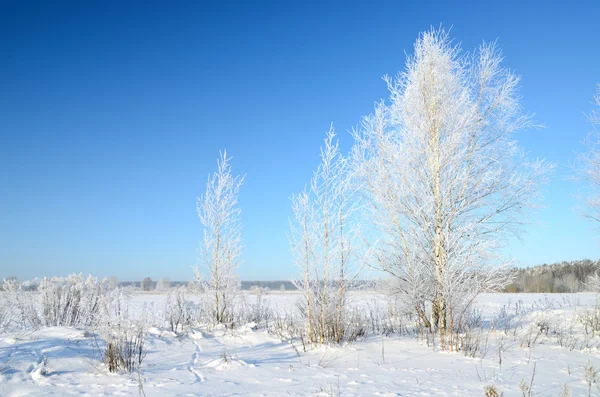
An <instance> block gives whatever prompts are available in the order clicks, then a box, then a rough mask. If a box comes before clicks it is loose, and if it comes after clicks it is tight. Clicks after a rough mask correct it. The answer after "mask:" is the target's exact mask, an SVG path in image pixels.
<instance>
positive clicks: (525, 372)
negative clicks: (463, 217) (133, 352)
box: [0, 292, 600, 397]
mask: <svg viewBox="0 0 600 397" xmlns="http://www.w3.org/2000/svg"><path fill="white" fill-rule="evenodd" d="M353 298H354V299H353V304H355V305H367V304H371V303H374V302H375V301H376V300H377V299H381V298H377V296H376V295H374V294H372V293H367V292H361V293H355V294H354V295H353ZM249 299H252V296H250V297H249ZM297 299H298V295H296V294H294V293H282V294H270V295H267V296H263V300H265V301H268V302H269V305H270V306H271V308H277V309H280V310H285V309H290V308H292V307H293V305H294V304H295V301H296V300H297ZM596 299H597V298H596V296H595V295H594V294H584V293H580V294H564V295H561V294H548V295H544V294H487V295H482V296H481V297H480V299H479V300H478V302H477V304H476V306H477V307H478V308H479V309H481V310H482V314H483V318H484V321H488V320H492V319H493V318H495V316H497V315H498V313H499V312H500V311H501V310H502V308H503V307H504V308H506V309H507V312H508V313H509V317H510V316H511V313H513V314H514V313H515V309H514V308H515V307H517V305H519V306H520V307H521V315H518V316H516V315H515V316H512V321H514V323H515V324H516V325H515V329H516V330H517V331H516V332H514V333H513V331H510V332H509V335H506V333H505V332H504V330H503V329H501V328H498V329H490V330H486V331H485V332H484V338H486V339H487V343H486V346H485V353H483V354H482V355H483V357H481V355H480V356H478V357H476V358H470V357H466V356H465V355H463V354H462V353H461V352H441V351H440V350H439V348H438V347H432V346H427V344H426V343H425V342H424V341H422V340H421V339H420V338H419V336H418V335H404V336H398V335H390V336H387V337H386V336H370V337H368V338H367V339H366V340H361V341H357V342H354V343H352V344H346V345H341V346H321V347H318V348H315V349H312V350H309V351H307V352H303V351H302V347H301V344H300V343H299V342H294V343H290V342H288V341H281V340H279V339H278V338H276V337H274V336H273V335H269V334H268V333H267V332H265V331H263V330H256V329H255V327H253V325H252V324H249V325H247V326H242V327H239V328H238V329H236V330H234V331H228V330H225V329H224V328H216V329H213V330H211V331H210V332H208V331H207V330H205V329H201V328H198V329H193V330H190V331H189V332H186V333H182V334H179V335H178V334H175V333H174V332H171V331H168V330H167V328H166V327H164V326H162V325H161V324H160V320H159V319H161V318H162V317H161V313H160V311H161V310H162V309H163V307H164V300H165V295H164V294H137V295H134V297H133V304H134V306H136V307H140V308H141V307H143V306H144V305H145V306H146V307H148V306H150V307H152V308H154V309H155V312H156V319H155V320H154V325H153V326H152V327H151V328H149V330H148V339H147V346H146V347H147V350H148V353H147V356H146V358H145V360H144V362H143V366H142V370H141V372H140V373H134V374H129V373H118V374H113V373H109V372H108V370H107V368H106V367H105V365H104V364H102V363H101V360H100V350H99V347H98V344H99V343H101V342H100V341H98V338H99V337H98V336H97V335H96V334H94V333H93V332H89V330H84V329H76V328H72V327H51V328H42V329H39V330H36V331H20V332H16V333H15V332H13V333H3V334H0V396H10V397H17V396H46V395H53V396H138V395H145V396H148V397H153V396H160V397H166V396H484V388H485V387H486V386H489V385H494V386H495V387H496V388H497V389H498V391H499V392H502V393H504V396H506V397H509V396H522V395H523V394H522V391H521V390H520V388H519V383H520V382H521V381H523V383H524V384H527V385H529V384H531V383H532V384H533V387H532V394H531V395H533V396H558V395H559V394H560V392H561V390H562V389H563V388H564V386H565V384H566V385H568V388H569V390H570V395H571V396H587V395H588V386H589V385H588V384H587V383H586V382H585V377H584V367H585V366H586V365H590V364H591V365H593V366H595V367H596V369H599V370H600V348H599V346H600V336H598V335H596V336H594V337H587V338H586V336H585V332H584V329H583V328H582V327H581V326H580V322H579V321H578V320H577V319H578V316H580V315H582V314H584V313H586V311H587V312H589V311H590V310H592V308H593V307H594V305H595V303H596ZM379 303H381V304H385V303H384V301H383V300H381V301H380V302H379ZM540 319H541V320H543V321H546V322H548V323H549V324H550V331H549V332H548V335H541V336H539V338H538V340H536V342H535V343H533V344H532V345H531V346H529V347H528V346H526V344H524V342H523V341H524V340H526V339H527V337H526V335H527V332H529V331H530V330H535V329H536V328H537V327H539V326H538V324H539V323H540ZM543 321H542V322H543ZM571 325H573V327H571V328H569V327H570V326H571ZM560 327H563V328H564V329H569V331H568V332H570V334H572V335H573V336H572V339H574V340H575V341H576V343H577V344H578V345H577V347H576V348H573V349H571V348H569V347H568V346H565V347H561V346H560V343H558V338H557V337H556V336H555V335H554V334H553V333H555V332H556V330H558V329H560ZM584 341H585V346H583V343H584ZM582 346H583V347H582ZM499 347H500V348H499ZM499 350H500V351H501V353H500V355H499V353H498V351H499ZM500 356H501V358H502V363H501V365H500V362H499V357H500ZM534 367H535V375H534V377H533V382H532V375H533V372H534ZM140 385H142V388H143V390H142V389H140ZM140 393H141V394H140ZM594 393H595V394H594ZM592 395H600V388H598V387H597V385H592Z"/></svg>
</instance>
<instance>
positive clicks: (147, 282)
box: [140, 277, 154, 291]
mask: <svg viewBox="0 0 600 397" xmlns="http://www.w3.org/2000/svg"><path fill="white" fill-rule="evenodd" d="M140 288H141V290H142V291H150V290H151V289H153V288H154V286H153V284H152V279H151V278H150V277H146V278H145V279H143V280H142V283H141V284H140Z"/></svg>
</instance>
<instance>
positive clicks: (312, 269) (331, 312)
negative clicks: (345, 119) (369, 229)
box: [290, 127, 360, 343]
mask: <svg viewBox="0 0 600 397" xmlns="http://www.w3.org/2000/svg"><path fill="white" fill-rule="evenodd" d="M334 137H335V132H334V130H333V127H332V128H330V130H329V131H328V132H327V135H326V137H325V140H324V146H323V147H322V148H321V164H320V165H319V167H318V168H317V171H315V172H314V174H313V178H312V180H311V183H310V188H309V190H305V191H304V192H302V193H300V194H299V195H297V196H293V197H292V206H293V211H294V218H293V219H292V221H291V222H290V223H291V235H290V243H291V247H292V252H293V254H294V257H295V260H296V265H297V266H298V268H299V269H300V271H301V277H300V278H298V279H297V280H294V283H295V285H296V287H297V288H298V289H299V290H300V291H302V292H303V299H304V304H305V310H306V317H307V335H308V339H309V340H310V341H311V342H313V343H314V342H319V343H325V342H326V341H336V342H338V343H339V342H341V341H342V339H343V336H344V312H345V306H346V300H347V291H348V289H349V287H350V285H351V284H352V283H353V282H354V280H355V279H356V277H357V275H358V272H359V271H360V265H359V261H357V260H356V255H357V249H356V248H357V244H356V240H357V238H356V237H357V235H358V232H359V228H358V225H357V224H356V223H355V222H353V219H354V218H352V215H353V214H355V213H356V212H357V210H358V209H359V208H360V201H358V200H356V197H357V195H356V194H355V193H356V191H357V190H358V188H359V186H357V185H356V184H353V183H352V174H351V172H350V168H349V163H348V160H347V159H346V158H345V157H343V156H342V155H341V154H340V150H339V145H338V142H337V141H334Z"/></svg>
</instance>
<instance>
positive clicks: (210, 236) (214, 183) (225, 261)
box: [194, 151, 244, 323]
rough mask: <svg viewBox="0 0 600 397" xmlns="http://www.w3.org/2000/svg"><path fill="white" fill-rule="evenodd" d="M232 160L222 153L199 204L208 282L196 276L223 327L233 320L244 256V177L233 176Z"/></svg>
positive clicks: (203, 266)
mask: <svg viewBox="0 0 600 397" xmlns="http://www.w3.org/2000/svg"><path fill="white" fill-rule="evenodd" d="M230 160H231V158H230V157H227V152H226V151H224V152H223V153H221V155H220V158H219V160H218V162H217V171H216V172H215V173H214V174H212V175H210V176H209V177H208V182H207V184H206V193H205V194H204V195H203V196H202V197H200V198H198V200H197V204H196V209H197V212H198V216H199V217H200V222H201V223H202V227H203V229H204V236H203V239H202V244H201V246H200V260H201V264H202V268H203V269H205V270H206V272H207V279H206V280H203V277H202V274H201V270H200V268H198V267H196V268H195V269H194V273H195V277H196V279H197V280H198V281H200V282H203V283H204V285H205V287H206V293H207V295H208V297H209V299H211V300H212V307H213V311H214V312H213V318H214V319H215V321H217V322H219V323H221V322H225V321H228V320H229V319H230V316H231V310H232V309H233V308H232V305H233V299H234V298H235V295H236V293H237V291H238V290H239V279H238V277H237V274H236V270H237V269H238V267H239V265H240V262H241V260H240V255H241V253H242V244H241V231H242V224H241V219H240V215H241V209H240V208H239V207H238V195H239V190H240V187H241V185H242V183H243V180H244V176H233V175H232V174H231V166H230Z"/></svg>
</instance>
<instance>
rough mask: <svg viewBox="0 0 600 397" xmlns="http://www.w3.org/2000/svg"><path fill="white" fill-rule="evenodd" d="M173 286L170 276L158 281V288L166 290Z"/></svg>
mask: <svg viewBox="0 0 600 397" xmlns="http://www.w3.org/2000/svg"><path fill="white" fill-rule="evenodd" d="M169 288H171V280H169V278H168V277H163V278H161V279H160V280H158V283H156V289H158V290H161V291H165V290H168V289H169Z"/></svg>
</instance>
